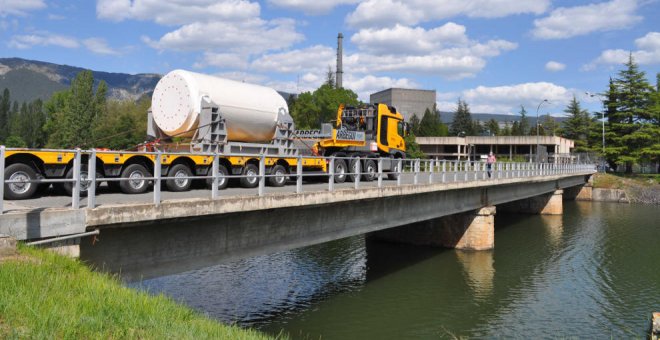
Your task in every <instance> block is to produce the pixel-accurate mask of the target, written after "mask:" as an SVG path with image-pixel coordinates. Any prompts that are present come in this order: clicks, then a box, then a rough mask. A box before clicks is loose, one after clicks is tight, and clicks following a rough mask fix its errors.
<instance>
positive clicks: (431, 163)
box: [429, 159, 433, 184]
mask: <svg viewBox="0 0 660 340" xmlns="http://www.w3.org/2000/svg"><path fill="white" fill-rule="evenodd" d="M432 183H433V159H431V161H430V162H429V184H432Z"/></svg>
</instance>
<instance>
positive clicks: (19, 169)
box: [4, 163, 38, 200]
mask: <svg viewBox="0 0 660 340" xmlns="http://www.w3.org/2000/svg"><path fill="white" fill-rule="evenodd" d="M36 179H37V173H36V171H34V169H32V167H30V166H29V165H25V164H21V163H16V164H12V165H10V166H8V167H6V168H5V180H21V181H34V180H36ZM37 189H38V185H37V183H30V182H24V183H5V194H4V198H5V199H8V200H24V199H28V198H30V197H32V196H34V194H35V193H36V192H37Z"/></svg>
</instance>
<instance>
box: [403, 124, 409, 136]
mask: <svg viewBox="0 0 660 340" xmlns="http://www.w3.org/2000/svg"><path fill="white" fill-rule="evenodd" d="M409 134H410V124H408V123H405V122H404V123H403V136H404V137H408V135H409Z"/></svg>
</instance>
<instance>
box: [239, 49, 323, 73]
mask: <svg viewBox="0 0 660 340" xmlns="http://www.w3.org/2000/svg"><path fill="white" fill-rule="evenodd" d="M335 58H336V52H335V50H334V49H333V48H330V47H328V46H323V45H315V46H311V47H307V48H303V49H299V50H292V51H288V52H283V53H277V54H266V55H263V56H262V57H260V58H259V59H257V60H255V61H254V62H253V63H252V68H253V69H255V70H258V71H268V72H280V73H303V72H318V73H324V72H325V71H324V70H327V68H328V66H331V67H332V68H333V69H334V66H335V63H336V60H335Z"/></svg>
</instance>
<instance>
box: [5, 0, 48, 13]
mask: <svg viewBox="0 0 660 340" xmlns="http://www.w3.org/2000/svg"><path fill="white" fill-rule="evenodd" d="M45 7H46V3H45V2H44V1H43V0H0V17H6V16H8V15H25V14H27V12H28V11H32V10H37V9H42V8H45Z"/></svg>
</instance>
